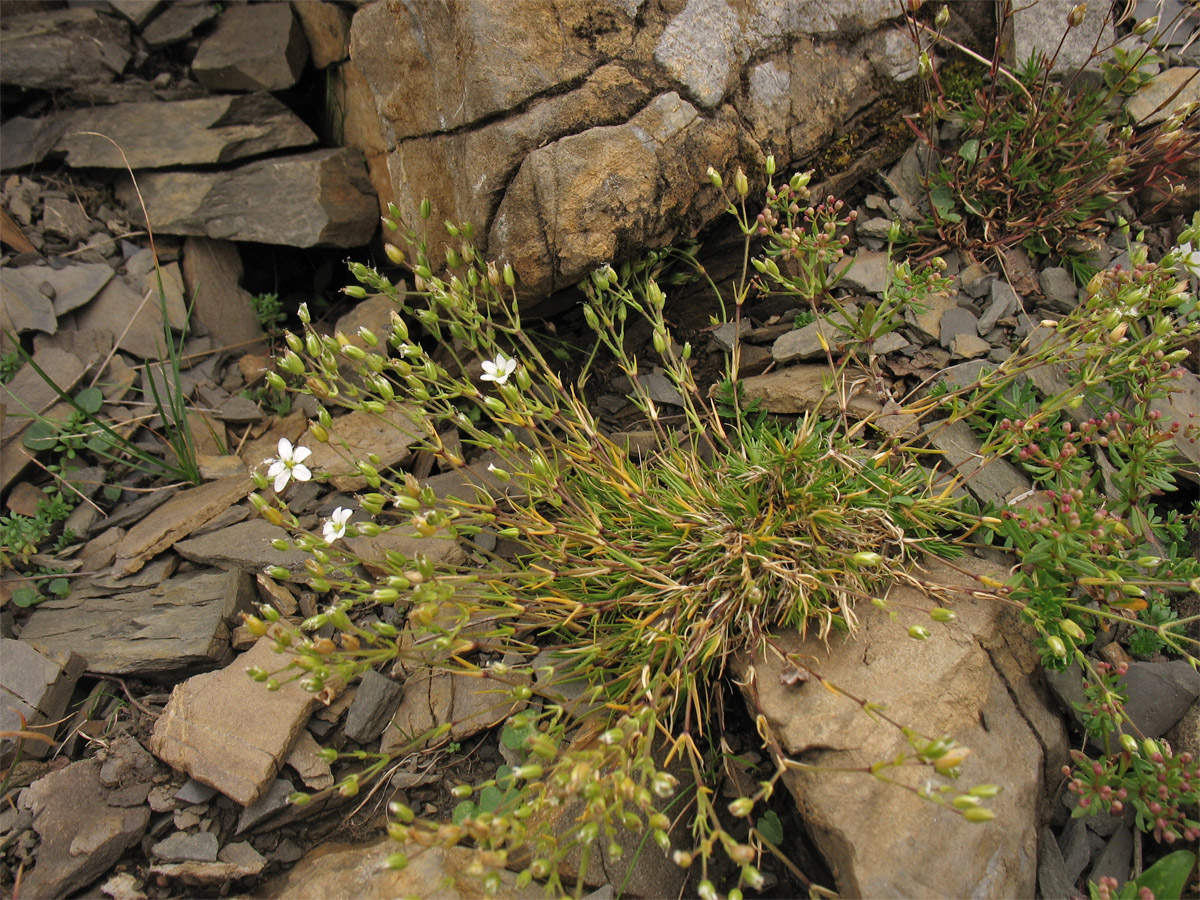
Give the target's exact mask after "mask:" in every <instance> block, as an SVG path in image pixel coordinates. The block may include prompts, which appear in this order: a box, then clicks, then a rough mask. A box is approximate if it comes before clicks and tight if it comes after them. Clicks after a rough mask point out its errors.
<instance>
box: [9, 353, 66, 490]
mask: <svg viewBox="0 0 1200 900" xmlns="http://www.w3.org/2000/svg"><path fill="white" fill-rule="evenodd" d="M33 361H34V362H35V363H37V365H38V368H40V369H41V370H42V372H43V373H45V375H46V378H49V379H50V381H51V382H53V383H54V384H56V385H58V387H59V389H60V390H62V391H63V393H67V394H69V393H70V392H71V391H73V390H74V389H75V385H77V384H78V383H79V380H80V379H81V378H82V377H83V373H84V371H85V366H84V365H83V363H82V362H80V361H79V358H78V357H77V356H75V355H74V354H71V353H67V352H66V351H65V350H57V349H54V348H50V347H48V348H46V349H44V350H39V351H37V352H36V353H34V354H33ZM46 378H43V377H42V376H41V375H39V374H38V373H37V372H36V371H35V370H34V367H33V366H31V365H28V364H26V365H25V367H24V368H22V369H21V370H20V371H18V372H17V374H16V375H15V376H13V379H12V381H10V382H9V383H8V384H4V385H0V403H3V404H4V405H5V407H6V408H7V415H6V416H5V417H4V423H3V425H2V426H0V439H2V440H3V441H4V442H5V443H8V442H9V441H11V440H12V439H13V438H15V437H16V436H17V435H19V434H20V433H21V432H22V431H24V430H25V428H26V427H28V425H29V424H30V423H31V422H33V421H34V417H36V416H37V415H38V414H39V413H44V412H46V411H47V410H48V409H50V407H51V406H53V405H54V404H55V403H56V402H57V401H58V392H57V391H55V390H54V388H53V387H51V386H50V384H47V382H46ZM14 477H16V473H15V472H13V471H11V470H9V471H8V472H6V473H5V474H4V476H2V480H3V483H4V484H3V486H5V487H6V486H7V485H8V482H9V481H11V480H12V479H13V478H14Z"/></svg>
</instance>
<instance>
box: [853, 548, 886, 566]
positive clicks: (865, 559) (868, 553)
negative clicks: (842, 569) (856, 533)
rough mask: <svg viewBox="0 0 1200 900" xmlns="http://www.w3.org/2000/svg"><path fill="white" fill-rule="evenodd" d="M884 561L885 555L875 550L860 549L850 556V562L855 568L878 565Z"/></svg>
mask: <svg viewBox="0 0 1200 900" xmlns="http://www.w3.org/2000/svg"><path fill="white" fill-rule="evenodd" d="M882 562H883V557H882V556H880V555H879V554H878V553H876V552H874V551H873V550H860V551H859V552H858V553H855V554H854V555H853V556H851V557H850V559H849V563H850V565H852V566H854V567H855V568H860V567H862V566H877V565H879V564H880V563H882Z"/></svg>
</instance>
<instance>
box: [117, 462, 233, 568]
mask: <svg viewBox="0 0 1200 900" xmlns="http://www.w3.org/2000/svg"><path fill="white" fill-rule="evenodd" d="M249 487H250V486H249V485H248V483H247V482H246V479H245V478H244V477H242V476H236V475H235V476H234V477H232V478H226V479H223V480H221V481H210V482H209V483H208V484H203V485H200V487H195V488H189V489H188V490H186V491H181V492H180V493H178V494H176V495H175V496H174V497H172V498H171V499H170V500H168V501H167V502H166V503H164V504H163V505H162V506H161V507H159V508H158V509H156V510H155V511H154V512H153V513H151V514H150V515H148V516H146V518H144V519H142V520H141V521H140V522H138V523H137V524H136V525H134V526H133V527H132V528H130V529H129V533H128V534H126V535H125V537H124V538H123V539H122V541H121V544H120V546H119V547H118V548H117V568H118V569H120V571H122V572H125V573H127V574H128V573H133V572H136V571H137V570H138V569H140V568H141V567H142V566H143V565H145V564H146V560H148V559H150V557H152V556H154V555H155V554H156V553H158V552H160V551H161V550H164V549H166V548H167V547H169V546H171V545H172V544H174V543H175V542H176V541H178V540H180V539H182V538H185V537H187V536H188V535H189V534H191V533H192V532H193V531H194V530H195V529H196V528H198V527H200V526H201V525H203V524H204V523H205V522H207V521H208V520H209V519H211V518H213V517H214V516H216V515H217V514H218V513H220V512H221V511H223V510H224V509H226V508H228V507H229V506H232V505H233V504H234V503H236V502H237V501H239V500H241V499H242V498H244V497H245V496H246V494H248V493H249V492H250V491H249Z"/></svg>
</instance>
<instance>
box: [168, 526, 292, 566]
mask: <svg viewBox="0 0 1200 900" xmlns="http://www.w3.org/2000/svg"><path fill="white" fill-rule="evenodd" d="M287 538H288V533H287V532H286V531H284V530H283V529H282V528H280V527H279V526H278V525H272V524H271V523H270V522H267V521H265V520H264V519H251V520H250V521H249V522H241V523H239V524H237V525H233V526H231V527H229V528H222V529H220V530H219V531H214V532H212V533H211V534H206V535H204V536H203V537H197V538H192V539H190V540H186V541H180V542H179V543H177V544H176V545H175V552H176V553H178V554H179V555H180V556H182V557H183V558H184V559H190V560H191V561H192V562H195V563H197V564H199V565H204V566H220V567H221V568H240V569H245V570H247V571H251V572H254V571H260V570H262V569H265V568H266V567H267V566H283V567H284V568H286V569H288V570H289V571H291V572H295V573H300V572H303V571H304V562H305V560H306V559H307V558H308V554H307V553H305V552H304V551H302V550H295V549H292V550H276V549H275V548H274V547H272V546H271V541H275V540H280V539H283V540H286V539H287Z"/></svg>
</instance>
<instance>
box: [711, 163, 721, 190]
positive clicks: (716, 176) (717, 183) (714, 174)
mask: <svg viewBox="0 0 1200 900" xmlns="http://www.w3.org/2000/svg"><path fill="white" fill-rule="evenodd" d="M708 180H709V181H711V182H712V184H713V187H715V188H722V187H724V186H725V180H724V179H723V178H722V177H721V173H720V172H718V171H717V170H716V169H714V168H713V167H712V166H709V167H708Z"/></svg>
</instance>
